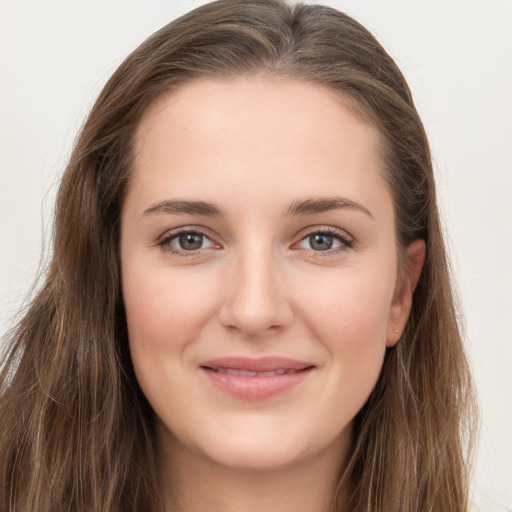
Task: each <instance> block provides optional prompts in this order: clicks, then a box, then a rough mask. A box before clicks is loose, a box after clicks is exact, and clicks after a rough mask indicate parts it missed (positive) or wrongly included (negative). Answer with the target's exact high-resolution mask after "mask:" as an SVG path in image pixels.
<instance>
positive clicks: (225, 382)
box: [201, 367, 313, 400]
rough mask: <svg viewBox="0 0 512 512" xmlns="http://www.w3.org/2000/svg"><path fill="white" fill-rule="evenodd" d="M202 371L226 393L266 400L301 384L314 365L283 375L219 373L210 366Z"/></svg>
mask: <svg viewBox="0 0 512 512" xmlns="http://www.w3.org/2000/svg"><path fill="white" fill-rule="evenodd" d="M201 370H202V372H203V373H204V374H205V375H206V376H207V377H208V378H209V379H210V381H211V382H212V383H213V385H214V386H215V387H216V388H217V389H219V390H220V391H223V392H224V393H226V394H228V395H230V396H232V397H234V398H238V399H241V400H264V399H266V398H270V397H273V396H276V395H280V394H281V393H285V392H286V391H289V390H290V389H292V388H294V387H295V386H297V385H298V384H300V383H301V382H302V381H304V379H305V378H306V377H307V376H308V375H309V374H310V373H311V371H312V370H313V367H310V368H306V369H304V370H301V371H298V372H296V373H285V374H283V375H262V376H260V377H259V376H254V377H243V376H242V375H231V374H228V373H218V372H215V371H214V370H211V369H209V368H204V367H201Z"/></svg>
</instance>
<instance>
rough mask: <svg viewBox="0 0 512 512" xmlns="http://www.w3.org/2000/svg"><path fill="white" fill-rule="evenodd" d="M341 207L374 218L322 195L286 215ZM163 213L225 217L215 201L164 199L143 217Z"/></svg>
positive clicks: (359, 207) (354, 205) (356, 206)
mask: <svg viewBox="0 0 512 512" xmlns="http://www.w3.org/2000/svg"><path fill="white" fill-rule="evenodd" d="M341 208H353V209H356V210H360V211H362V212H363V213H365V214H366V215H368V216H370V217H371V218H372V219H373V215H372V213H371V212H370V210H368V208H365V207H364V206H362V205H360V204H359V203H356V202H354V201H351V200H350V199H346V198H343V197H338V196H334V197H320V198H307V199H297V200H296V201H293V202H292V203H291V204H290V206H289V207H288V208H287V210H286V215H314V214H315V213H323V212H327V211H331V210H338V209H341ZM162 214H175V215H179V214H188V215H204V216H207V217H223V216H224V213H223V212H222V210H221V209H220V208H219V207H218V206H216V205H215V204H213V203H209V202H206V201H185V200H170V199H167V200H164V201H158V202H157V203H154V204H152V205H151V206H150V207H149V208H147V209H146V210H145V211H144V212H143V213H142V217H146V216H151V215H162Z"/></svg>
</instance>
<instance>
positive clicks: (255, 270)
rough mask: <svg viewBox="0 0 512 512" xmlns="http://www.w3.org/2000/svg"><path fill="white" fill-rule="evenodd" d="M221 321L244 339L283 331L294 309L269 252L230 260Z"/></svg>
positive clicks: (279, 270)
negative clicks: (230, 266)
mask: <svg viewBox="0 0 512 512" xmlns="http://www.w3.org/2000/svg"><path fill="white" fill-rule="evenodd" d="M231 265H232V268H231V272H229V273H228V274H229V275H228V282H227V283H226V285H225V288H224V291H225V293H224V296H223V303H222V306H221V308H220V314H219V317H220V321H221V323H222V325H223V326H224V327H226V328H227V329H229V330H231V331H235V332H239V333H241V334H243V335H244V336H245V337H247V338H251V339H259V338H266V337H269V336H272V335H274V334H276V333H277V332H280V331H282V330H284V329H285V328H286V327H287V326H288V325H289V324H290V322H291V321H292V318H293V311H292V307H291V304H290V302H289V300H288V299H287V294H286V283H285V280H284V276H283V271H282V268H280V265H279V263H278V261H277V258H276V257H275V256H274V255H272V252H271V251H262V250H259V251H257V252H252V253H251V254H250V255H247V254H246V255H241V256H240V257H238V258H236V259H235V260H234V261H232V262H231Z"/></svg>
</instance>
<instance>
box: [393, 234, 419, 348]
mask: <svg viewBox="0 0 512 512" xmlns="http://www.w3.org/2000/svg"><path fill="white" fill-rule="evenodd" d="M425 251H426V248H425V241H424V240H415V241H414V242H413V243H412V244H411V245H409V247H408V248H407V268H406V271H405V272H404V275H403V276H401V277H399V278H398V282H397V288H396V290H395V295H394V297H393V303H392V304H391V309H390V312H389V319H388V331H387V339H386V346H388V347H392V346H393V345H395V344H396V343H397V342H398V340H399V339H400V336H402V333H403V331H404V328H405V324H406V322H407V319H408V318H409V313H410V312H411V308H412V296H413V293H414V290H415V288H416V285H417V284H418V281H419V279H420V275H421V269H422V268H423V263H424V262H425Z"/></svg>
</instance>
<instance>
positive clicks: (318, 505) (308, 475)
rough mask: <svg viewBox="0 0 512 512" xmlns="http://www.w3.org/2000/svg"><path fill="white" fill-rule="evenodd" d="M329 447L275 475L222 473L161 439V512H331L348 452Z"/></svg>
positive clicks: (248, 471)
mask: <svg viewBox="0 0 512 512" xmlns="http://www.w3.org/2000/svg"><path fill="white" fill-rule="evenodd" d="M343 444H346V443H341V442H340V441H337V442H336V446H332V445H330V446H328V447H326V448H325V450H324V451H323V452H322V453H319V454H316V455H315V456H314V457H312V458H308V459H305V460H303V461H300V462H297V463H294V464H290V465H289V466H287V467H283V468H278V469H269V470H267V469H257V470H251V469H246V468H244V469H240V468H233V467H226V466H224V465H222V464H219V463H217V462H215V461H212V460H211V459H208V458H207V457H204V456H202V455H200V454H197V453H191V452H190V451H188V450H187V449H186V448H184V447H183V446H182V445H181V444H180V443H177V442H175V439H174V440H173V439H172V438H171V439H169V438H166V439H162V438H160V439H159V441H158V448H159V450H158V452H159V461H158V466H159V477H160V485H161V489H162V497H163V500H164V505H165V510H166V512H291V511H293V512H296V511H297V510H300V511H304V512H334V511H335V504H334V496H335V493H336V488H337V485H338V482H339V477H340V474H341V471H342V470H343V464H341V463H340V461H342V460H344V459H345V457H346V452H347V450H343V446H342V445H343Z"/></svg>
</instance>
